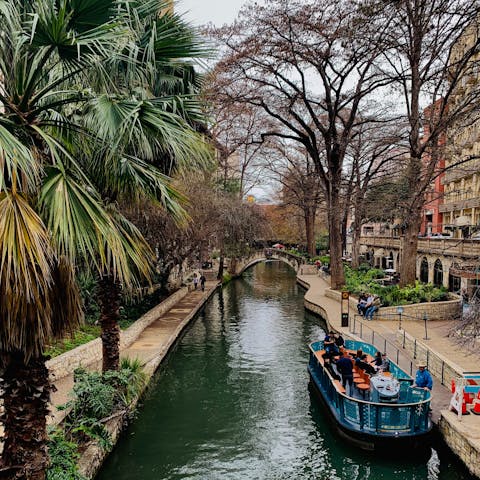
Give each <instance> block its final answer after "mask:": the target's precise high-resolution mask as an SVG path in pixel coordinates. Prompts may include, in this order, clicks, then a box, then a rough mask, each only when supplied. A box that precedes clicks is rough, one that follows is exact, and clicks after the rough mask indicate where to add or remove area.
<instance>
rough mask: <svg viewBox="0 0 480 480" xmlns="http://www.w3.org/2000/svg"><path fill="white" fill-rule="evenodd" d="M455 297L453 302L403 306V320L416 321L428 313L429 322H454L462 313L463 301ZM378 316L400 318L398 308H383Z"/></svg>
mask: <svg viewBox="0 0 480 480" xmlns="http://www.w3.org/2000/svg"><path fill="white" fill-rule="evenodd" d="M452 297H455V298H454V299H453V300H447V301H445V302H425V303H414V304H412V305H402V307H403V314H402V319H404V320H407V321H408V320H409V317H414V318H415V319H419V318H420V319H421V318H423V315H424V314H425V313H426V314H427V316H428V320H429V321H430V320H432V321H433V320H452V319H453V318H458V317H459V316H460V314H461V312H462V300H461V298H460V297H459V296H458V295H452ZM378 315H379V316H380V317H381V316H382V315H385V316H388V317H390V318H391V317H392V315H395V316H398V313H397V307H396V306H393V307H381V308H380V309H379V312H378Z"/></svg>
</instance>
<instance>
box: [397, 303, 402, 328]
mask: <svg viewBox="0 0 480 480" xmlns="http://www.w3.org/2000/svg"><path fill="white" fill-rule="evenodd" d="M397 313H398V329H399V330H401V329H402V313H403V307H402V306H398V307H397Z"/></svg>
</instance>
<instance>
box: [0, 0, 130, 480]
mask: <svg viewBox="0 0 480 480" xmlns="http://www.w3.org/2000/svg"><path fill="white" fill-rule="evenodd" d="M116 7H117V3H116V2H115V1H114V0H82V1H78V0H75V1H74V0H72V1H70V0H38V1H33V0H31V1H27V0H26V1H23V2H18V1H16V0H4V1H0V29H1V31H2V35H1V36H0V77H1V79H2V82H1V85H0V101H1V103H2V113H1V115H0V162H1V165H2V174H1V176H0V259H1V260H0V295H1V298H2V302H1V305H0V360H1V368H2V375H1V377H2V380H1V390H2V397H3V402H4V411H3V413H2V417H1V421H2V423H3V426H4V448H3V453H2V461H1V469H2V472H1V473H2V476H3V477H5V478H26V479H43V478H44V476H45V467H46V466H47V464H48V455H47V449H46V439H47V435H46V415H47V413H48V403H49V395H50V391H51V388H52V387H51V384H50V381H49V378H48V371H47V368H46V367H45V360H46V358H45V356H44V355H43V348H44V345H45V343H46V342H47V341H48V340H50V339H55V338H59V337H62V336H64V335H65V333H66V332H67V331H70V330H72V329H73V328H74V327H75V326H76V325H77V324H78V323H79V322H80V321H81V319H82V310H81V304H80V299H79V293H78V288H77V285H76V282H75V277H74V267H75V261H76V259H77V258H78V257H79V256H89V257H92V258H93V257H94V256H96V255H97V252H98V251H99V248H98V245H99V243H102V244H103V245H107V246H108V250H109V251H110V252H111V256H110V258H101V257H100V258H98V257H97V264H98V266H100V265H102V268H103V263H104V262H107V261H110V262H111V263H112V269H113V271H114V272H115V275H116V276H117V277H118V278H120V279H121V278H122V276H123V274H124V269H122V267H121V265H119V263H118V262H116V261H115V262H113V261H112V259H116V258H117V253H118V250H119V248H118V243H119V242H118V231H117V227H116V225H115V224H114V222H112V220H111V218H110V216H109V215H108V213H107V212H106V211H105V209H104V207H103V205H102V202H101V197H100V195H99V194H98V192H96V190H95V188H94V186H93V183H92V182H91V181H90V179H89V178H88V177H87V175H86V174H85V172H84V171H82V168H81V165H80V164H79V163H78V162H77V161H76V159H75V158H74V157H73V156H72V154H71V145H70V144H69V143H68V142H66V141H64V140H65V139H66V138H68V136H69V135H68V133H70V135H71V136H72V137H73V136H75V135H80V134H82V132H81V127H79V126H78V125H76V124H75V123H74V122H72V121H71V119H70V117H71V114H72V112H74V111H75V109H77V108H79V106H81V105H82V104H84V103H86V102H87V101H88V100H90V96H91V93H90V91H89V90H88V87H89V85H88V83H86V79H87V76H86V73H87V72H89V71H90V70H93V69H96V68H97V67H98V63H99V62H101V61H102V60H103V61H107V60H108V59H109V58H110V57H111V55H112V50H115V49H117V50H118V48H119V45H122V44H123V42H124V34H125V28H124V27H123V26H122V23H121V22H120V21H119V20H120V19H119V18H118V16H117V13H116V12H118V9H116ZM59 132H62V135H59ZM85 133H86V132H84V134H85Z"/></svg>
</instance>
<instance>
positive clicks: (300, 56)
mask: <svg viewBox="0 0 480 480" xmlns="http://www.w3.org/2000/svg"><path fill="white" fill-rule="evenodd" d="M369 15H370V14H369V12H366V11H365V10H364V9H359V8H357V7H356V6H355V4H354V3H353V2H348V1H332V0H320V1H312V0H310V1H306V2H285V1H282V0H272V1H269V2H267V3H266V4H264V5H259V4H254V5H249V6H247V7H245V9H244V10H243V11H242V13H241V15H240V18H239V20H238V22H236V23H235V24H234V25H233V26H232V27H230V28H224V29H221V30H218V31H216V32H213V33H214V34H215V35H216V36H217V38H218V39H220V40H221V41H222V42H223V48H224V53H225V54H224V56H223V58H222V60H221V61H220V62H219V64H218V67H217V74H216V81H217V82H218V83H219V85H220V87H221V88H220V90H221V91H222V94H223V98H224V99H225V101H226V102H232V101H233V102H237V103H244V104H248V105H251V106H254V107H256V108H259V109H261V110H262V111H263V112H264V113H266V114H267V115H268V117H269V120H270V122H269V124H267V125H266V126H265V127H266V128H263V129H262V130H261V132H260V133H261V135H260V136H261V138H263V139H265V138H269V137H272V136H274V137H280V138H283V139H284V140H288V141H292V142H297V143H299V144H301V145H302V146H303V148H305V150H306V152H307V153H308V155H309V157H310V158H311V160H312V162H313V164H314V165H315V168H316V171H317V174H318V175H319V178H320V179H321V181H322V183H323V188H324V191H325V196H326V202H327V206H328V212H329V232H330V246H331V256H332V284H333V286H334V287H335V286H340V285H341V284H342V283H343V266H342V262H341V261H340V259H341V255H342V251H341V250H342V249H341V237H340V230H341V228H340V223H341V222H340V221H339V219H340V217H341V214H342V212H341V210H342V205H341V202H340V188H341V184H342V173H343V167H344V159H345V154H346V150H347V146H348V144H349V142H350V140H351V137H352V132H353V130H354V128H355V127H356V126H358V124H359V123H362V120H361V118H359V116H358V112H359V109H360V106H361V104H362V102H367V100H368V99H369V97H371V95H372V94H373V92H374V91H375V90H376V89H378V88H380V87H382V86H385V85H388V84H389V83H390V82H391V79H389V78H386V77H385V75H383V74H382V72H380V71H379V69H378V68H376V65H375V62H376V61H377V60H378V57H379V55H380V43H379V38H380V37H379V35H378V34H379V33H380V32H378V31H377V30H378V26H375V29H372V26H371V22H370V18H369ZM386 28H387V26H386V25H385V26H384V27H383V28H382V29H380V30H383V29H386Z"/></svg>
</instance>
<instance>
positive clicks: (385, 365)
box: [380, 353, 390, 372]
mask: <svg viewBox="0 0 480 480" xmlns="http://www.w3.org/2000/svg"><path fill="white" fill-rule="evenodd" d="M380 370H381V371H382V372H389V371H390V360H389V359H388V357H387V354H386V353H382V364H381V365H380Z"/></svg>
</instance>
